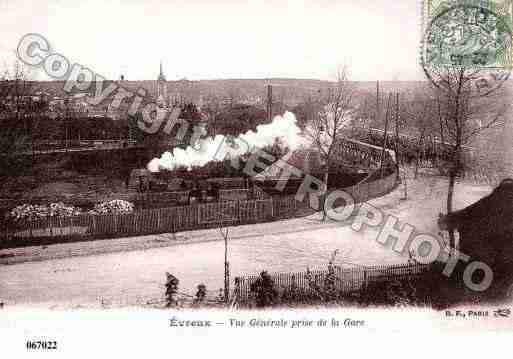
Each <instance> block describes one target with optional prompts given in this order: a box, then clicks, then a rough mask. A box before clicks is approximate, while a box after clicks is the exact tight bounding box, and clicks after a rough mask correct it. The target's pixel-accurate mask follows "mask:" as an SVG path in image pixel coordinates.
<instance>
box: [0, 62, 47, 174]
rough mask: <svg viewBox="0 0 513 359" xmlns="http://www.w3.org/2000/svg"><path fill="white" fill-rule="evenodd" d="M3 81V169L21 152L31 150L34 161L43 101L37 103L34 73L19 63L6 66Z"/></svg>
mask: <svg viewBox="0 0 513 359" xmlns="http://www.w3.org/2000/svg"><path fill="white" fill-rule="evenodd" d="M3 67H4V69H5V70H4V71H3V75H2V78H0V111H1V118H0V121H2V122H4V123H3V126H2V129H1V130H0V153H1V155H0V161H1V162H2V164H1V166H0V167H2V168H5V169H7V168H11V169H12V167H11V166H12V165H14V163H15V162H16V161H17V160H18V159H19V158H20V157H19V155H20V153H22V152H28V151H30V150H32V159H33V160H34V147H35V146H34V139H35V137H36V133H35V132H36V130H38V123H39V121H38V120H39V117H40V116H39V114H40V112H41V111H43V107H44V106H42V101H41V100H40V101H34V99H33V97H32V95H33V91H34V89H33V83H32V81H30V77H31V73H30V71H29V70H28V69H27V67H26V66H24V65H23V64H22V63H21V62H20V61H19V60H15V61H14V62H13V63H12V65H8V64H7V63H6V62H5V61H4V63H3Z"/></svg>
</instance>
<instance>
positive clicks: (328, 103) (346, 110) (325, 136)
mask: <svg viewBox="0 0 513 359" xmlns="http://www.w3.org/2000/svg"><path fill="white" fill-rule="evenodd" d="M354 95H355V86H354V84H353V83H351V82H350V81H349V80H348V68H347V67H346V66H344V67H340V68H339V69H338V74H337V81H336V82H335V83H334V84H333V86H330V87H329V88H328V89H327V90H325V91H324V92H321V93H320V95H319V98H318V101H317V102H316V104H315V107H316V111H315V113H314V116H312V118H311V119H310V123H307V125H306V130H305V134H306V136H307V137H308V138H309V139H310V141H311V143H312V145H313V146H314V147H315V149H316V150H317V151H318V152H319V154H320V156H321V161H322V162H323V163H322V165H323V172H324V173H323V177H324V178H323V181H324V185H325V186H326V187H327V186H328V180H329V172H330V168H331V167H332V165H333V164H334V160H335V157H336V151H335V148H336V146H337V144H338V142H339V141H340V140H341V139H342V138H343V137H344V136H345V135H346V130H347V129H348V126H349V124H350V123H351V120H352V115H353V113H354V111H355V106H354ZM324 201H325V196H323V200H322V204H321V205H322V208H323V220H326V216H327V214H326V210H325V208H324V207H325V206H324Z"/></svg>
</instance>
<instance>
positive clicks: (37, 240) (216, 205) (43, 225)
mask: <svg viewBox="0 0 513 359" xmlns="http://www.w3.org/2000/svg"><path fill="white" fill-rule="evenodd" d="M305 209H308V204H307V203H299V202H297V201H296V200H295V198H294V197H282V198H279V197H275V198H268V199H263V200H246V201H220V202H211V203H200V204H196V205H190V206H181V207H168V208H151V209H142V210H138V211H135V212H133V213H130V214H111V215H92V214H82V215H78V216H73V217H48V218H44V219H38V220H31V221H18V222H15V223H12V222H11V223H7V222H6V223H4V224H3V226H2V227H3V228H0V234H1V239H2V240H1V241H0V248H7V247H13V246H24V245H34V244H41V243H48V244H49V243H57V242H65V241H68V240H92V239H102V238H115V237H127V236H137V235H147V234H156V233H175V232H180V231H187V230H196V229H206V228H215V227H218V226H227V225H230V226H232V225H241V224H250V223H261V222H268V221H272V220H274V219H282V218H292V217H295V216H297V213H298V211H299V210H302V211H304V210H305ZM311 212H313V210H311Z"/></svg>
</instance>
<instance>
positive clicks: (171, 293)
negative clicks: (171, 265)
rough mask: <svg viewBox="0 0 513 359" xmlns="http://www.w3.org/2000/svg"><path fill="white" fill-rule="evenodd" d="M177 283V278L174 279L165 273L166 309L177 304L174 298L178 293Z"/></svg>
mask: <svg viewBox="0 0 513 359" xmlns="http://www.w3.org/2000/svg"><path fill="white" fill-rule="evenodd" d="M178 283H180V281H179V280H178V278H176V277H175V276H174V275H172V274H171V273H167V272H166V284H165V287H166V292H165V297H166V307H172V306H175V305H177V304H178V301H177V300H176V298H175V296H176V294H177V293H178Z"/></svg>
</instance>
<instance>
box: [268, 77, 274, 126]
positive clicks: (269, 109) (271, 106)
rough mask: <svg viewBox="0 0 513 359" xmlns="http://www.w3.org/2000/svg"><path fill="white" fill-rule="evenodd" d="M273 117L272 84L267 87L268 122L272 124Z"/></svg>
mask: <svg viewBox="0 0 513 359" xmlns="http://www.w3.org/2000/svg"><path fill="white" fill-rule="evenodd" d="M272 116H273V87H272V85H271V84H269V85H267V121H268V122H269V123H270V122H272V120H273V119H272Z"/></svg>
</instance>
